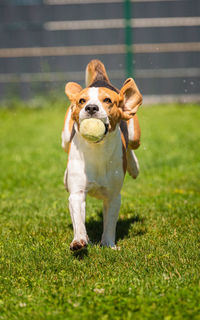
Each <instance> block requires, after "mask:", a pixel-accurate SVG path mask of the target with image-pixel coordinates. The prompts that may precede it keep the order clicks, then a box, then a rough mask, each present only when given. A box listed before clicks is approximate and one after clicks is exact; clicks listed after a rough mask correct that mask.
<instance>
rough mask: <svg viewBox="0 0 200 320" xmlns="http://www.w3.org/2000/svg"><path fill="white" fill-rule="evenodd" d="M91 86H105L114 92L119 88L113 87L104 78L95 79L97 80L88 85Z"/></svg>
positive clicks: (117, 91)
mask: <svg viewBox="0 0 200 320" xmlns="http://www.w3.org/2000/svg"><path fill="white" fill-rule="evenodd" d="M92 87H95V88H107V89H110V90H112V91H115V92H116V93H119V90H117V89H116V88H115V87H113V86H112V85H111V84H110V83H108V82H107V81H105V80H97V81H95V82H93V83H92V84H91V85H90V86H89V88H92Z"/></svg>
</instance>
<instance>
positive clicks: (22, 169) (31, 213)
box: [0, 103, 200, 320]
mask: <svg viewBox="0 0 200 320" xmlns="http://www.w3.org/2000/svg"><path fill="white" fill-rule="evenodd" d="M64 113H65V111H64V108H63V106H60V105H59V103H58V104H57V105H56V103H55V104H54V106H53V107H51V108H43V109H30V108H29V109H26V108H24V107H23V108H16V107H15V108H13V109H6V108H5V109H1V110H0V190H1V194H0V199H1V204H0V319H4V320H5V319H9V320H12V319H20V320H22V319H35V320H36V319H37V320H38V319H45V320H46V319H47V320H50V319H78V320H80V319H81V320H82V319H83V320H84V319H104V320H106V319H120V320H121V319H125V320H127V319H131V320H132V319H136V320H137V319H142V320H143V319H156V320H157V319H164V320H174V319H175V320H176V319H200V303H199V302H200V277H199V274H200V273H199V271H200V238H199V236H200V217H199V213H200V208H199V199H200V192H199V191H200V188H199V181H200V124H199V119H200V108H199V106H193V105H188V106H183V105H176V106H168V105H163V106H156V107H151V108H143V109H142V108H141V110H140V111H139V119H140V123H141V127H142V144H141V147H140V149H139V150H138V151H137V156H138V158H139V162H140V167H141V173H140V175H139V177H138V179H137V180H136V181H134V180H132V179H131V178H130V177H129V176H126V179H125V183H124V186H123V190H122V206H121V210H120V218H119V222H118V227H117V240H118V246H120V247H121V250H120V251H113V250H111V249H108V248H100V247H99V241H100V236H101V232H102V213H101V210H102V209H101V205H102V204H101V202H100V201H98V200H95V199H92V198H89V199H88V201H87V229H88V233H89V236H90V238H91V240H92V241H93V242H94V245H93V246H90V247H89V248H88V251H87V252H86V253H85V254H79V255H73V254H72V253H71V252H70V251H69V244H70V241H71V240H72V236H73V232H72V225H71V220H70V216H69V211H68V205H67V197H68V195H67V193H66V191H65V189H64V186H63V174H64V170H65V166H66V162H67V158H66V154H65V153H64V152H63V151H62V149H61V146H60V145H61V139H60V133H61V129H62V125H63V119H64Z"/></svg>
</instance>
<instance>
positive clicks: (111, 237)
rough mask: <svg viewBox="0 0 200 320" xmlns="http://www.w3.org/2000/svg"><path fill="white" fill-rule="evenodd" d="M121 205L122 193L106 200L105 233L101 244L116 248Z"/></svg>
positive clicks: (104, 212)
mask: <svg viewBox="0 0 200 320" xmlns="http://www.w3.org/2000/svg"><path fill="white" fill-rule="evenodd" d="M120 205H121V195H120V194H119V195H118V196H116V197H114V198H112V199H111V200H108V201H105V202H104V211H103V235H102V239H101V245H102V246H107V247H111V248H115V247H116V246H115V233H116V224H117V219H118V215H119V209H120Z"/></svg>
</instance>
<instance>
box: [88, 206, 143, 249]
mask: <svg viewBox="0 0 200 320" xmlns="http://www.w3.org/2000/svg"><path fill="white" fill-rule="evenodd" d="M138 222H140V223H142V224H143V222H144V219H143V218H141V217H139V216H133V217H131V218H123V219H122V218H119V219H118V221H117V230H116V241H118V240H122V239H124V238H126V237H128V234H129V230H130V228H131V226H132V225H133V224H135V223H138ZM86 229H87V232H88V236H89V238H90V239H91V241H92V242H93V243H95V244H97V243H99V242H100V241H101V236H102V233H103V214H102V212H101V211H99V212H97V217H95V218H93V217H92V218H90V219H89V221H88V222H86ZM145 233H146V230H145V229H144V228H139V230H137V231H136V232H134V236H140V235H143V234H145Z"/></svg>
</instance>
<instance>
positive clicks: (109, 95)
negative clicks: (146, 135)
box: [65, 78, 142, 131]
mask: <svg viewBox="0 0 200 320" xmlns="http://www.w3.org/2000/svg"><path fill="white" fill-rule="evenodd" d="M65 93H66V95H67V96H68V98H69V100H70V101H71V109H72V119H73V120H74V121H76V123H77V125H78V128H79V125H80V123H81V121H82V120H84V119H88V118H97V119H101V120H102V121H103V122H104V123H105V124H106V125H107V126H108V129H109V131H113V130H115V128H116V125H117V123H119V122H120V120H129V119H130V118H131V117H132V116H134V114H135V113H136V112H137V110H138V108H139V106H140V105H141V103H142V95H141V94H140V92H139V90H138V88H137V86H136V84H135V81H134V80H133V79H132V78H129V79H127V80H126V81H125V83H124V85H123V87H122V88H121V90H120V91H118V90H117V89H115V88H114V87H112V85H110V84H108V83H106V82H105V83H104V84H102V83H101V84H99V86H98V83H96V84H95V83H94V84H93V85H91V86H90V87H87V88H85V89H82V87H81V86H80V85H79V84H77V83H75V82H68V83H67V84H66V86H65Z"/></svg>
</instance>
